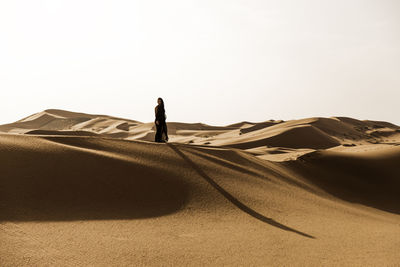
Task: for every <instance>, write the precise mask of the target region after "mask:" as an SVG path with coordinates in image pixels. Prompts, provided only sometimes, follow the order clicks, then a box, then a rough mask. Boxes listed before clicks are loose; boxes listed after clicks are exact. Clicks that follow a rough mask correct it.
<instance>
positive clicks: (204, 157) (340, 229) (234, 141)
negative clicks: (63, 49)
mask: <svg viewBox="0 0 400 267" xmlns="http://www.w3.org/2000/svg"><path fill="white" fill-rule="evenodd" d="M167 123H168V130H169V135H170V141H169V143H166V144H164V143H154V142H152V141H153V139H154V123H152V122H151V123H142V122H139V121H135V120H128V119H124V118H117V117H112V116H106V115H91V114H84V113H76V112H70V111H64V110H56V109H49V110H45V111H42V112H39V113H36V114H33V115H31V116H28V117H26V118H24V119H21V120H19V121H17V122H14V123H10V124H5V125H1V126H0V157H1V165H0V173H1V176H0V266H128V265H129V266H135V265H154V266H160V265H163V266H179V265H191V266H209V265H213V266H222V265H232V266H237V265H240V266H244V265H246V266H248V265H253V266H254V265H256V266H396V265H397V266H398V265H399V264H400V252H399V247H400V127H399V126H397V125H394V124H391V123H389V122H382V121H367V120H356V119H353V118H348V117H330V118H321V117H315V118H305V119H301V120H289V121H282V120H270V121H265V122H258V123H254V122H239V123H236V124H232V125H227V126H210V125H206V124H202V123H179V122H167Z"/></svg>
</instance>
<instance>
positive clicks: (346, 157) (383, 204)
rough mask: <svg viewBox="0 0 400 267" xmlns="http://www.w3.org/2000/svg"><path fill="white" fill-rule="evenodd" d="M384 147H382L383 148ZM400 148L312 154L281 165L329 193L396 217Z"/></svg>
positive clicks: (399, 207)
mask: <svg viewBox="0 0 400 267" xmlns="http://www.w3.org/2000/svg"><path fill="white" fill-rule="evenodd" d="M383 146H385V145H383ZM399 163H400V146H390V145H386V146H385V147H384V148H381V149H379V150H378V149H372V150H370V151H361V152H347V151H315V152H312V153H309V154H306V155H303V156H301V157H299V159H298V160H297V161H291V162H284V163H282V164H283V165H285V166H287V167H288V168H290V169H292V170H293V171H295V172H296V173H298V174H299V176H300V177H303V180H305V181H307V182H312V183H313V184H315V185H317V186H318V187H319V188H321V189H323V190H325V191H326V192H328V193H329V194H331V195H333V196H335V197H338V198H341V199H343V200H346V201H349V202H355V203H360V204H362V205H366V206H370V207H373V208H376V209H381V210H385V211H388V212H392V213H396V214H400V164H399Z"/></svg>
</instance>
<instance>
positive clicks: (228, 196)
mask: <svg viewBox="0 0 400 267" xmlns="http://www.w3.org/2000/svg"><path fill="white" fill-rule="evenodd" d="M167 145H168V146H169V147H170V148H171V149H172V150H173V151H175V153H176V154H178V155H179V156H180V157H181V158H182V159H183V160H185V162H186V163H188V164H189V165H190V166H191V167H192V168H193V169H194V170H195V171H196V172H197V173H198V174H199V175H200V176H201V177H202V178H204V179H205V180H206V181H207V182H208V183H210V184H211V185H212V186H213V187H214V188H215V189H217V190H218V191H219V192H220V193H221V194H222V195H223V196H224V197H225V198H226V199H228V200H229V201H230V202H232V204H234V205H235V206H236V207H238V208H239V209H241V210H242V211H244V212H246V213H247V214H249V215H251V216H253V217H254V218H256V219H258V220H260V221H262V222H265V223H268V224H269V225H272V226H275V227H278V228H280V229H282V230H285V231H290V232H293V233H296V234H299V235H302V236H305V237H308V238H313V239H314V238H315V237H314V236H312V235H309V234H306V233H303V232H301V231H298V230H296V229H293V228H291V227H288V226H286V225H283V224H281V223H279V222H277V221H275V220H274V219H272V218H268V217H265V216H264V215H262V214H260V213H258V212H257V211H255V210H253V209H251V208H250V207H248V206H246V205H245V204H243V203H242V202H240V201H239V200H238V199H237V198H235V197H234V196H232V195H231V194H230V193H229V192H227V191H226V190H225V189H224V188H222V187H221V186H220V185H218V184H217V183H216V182H215V181H214V180H213V179H212V178H211V177H210V176H208V175H207V174H206V173H205V172H204V171H203V170H202V169H201V168H200V167H199V166H197V165H196V164H195V163H194V162H193V161H192V160H191V159H190V158H188V157H187V156H186V155H185V154H184V153H182V151H180V150H179V149H178V148H177V147H176V146H175V145H173V144H171V143H168V144H167Z"/></svg>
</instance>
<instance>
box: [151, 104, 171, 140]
mask: <svg viewBox="0 0 400 267" xmlns="http://www.w3.org/2000/svg"><path fill="white" fill-rule="evenodd" d="M155 113H156V119H155V120H154V123H155V122H156V121H158V125H157V123H155V124H156V136H155V141H156V142H164V140H163V134H164V135H165V140H166V141H168V129H167V123H166V122H165V120H166V117H165V109H164V107H163V106H160V105H157V106H156V112H155Z"/></svg>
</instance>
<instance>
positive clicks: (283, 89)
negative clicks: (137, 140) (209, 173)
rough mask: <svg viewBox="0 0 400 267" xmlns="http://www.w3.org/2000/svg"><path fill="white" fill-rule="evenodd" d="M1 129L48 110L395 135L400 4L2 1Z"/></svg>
mask: <svg viewBox="0 0 400 267" xmlns="http://www.w3.org/2000/svg"><path fill="white" fill-rule="evenodd" d="M0 94H1V102H0V103H1V105H0V123H1V124H3V123H8V122H13V121H15V120H18V119H21V118H23V117H25V116H28V115H30V114H33V113H35V112H39V111H42V110H44V109H48V108H59V109H66V110H70V111H77V112H86V113H97V114H107V115H113V116H122V117H126V118H131V119H135V120H140V121H145V122H147V121H153V117H154V106H155V105H156V98H157V97H158V96H161V97H163V98H164V100H165V105H166V112H167V116H168V120H169V121H183V122H204V123H209V124H220V125H224V124H228V123H233V122H239V121H243V120H248V121H264V120H269V119H284V120H288V119H297V118H304V117H315V116H324V117H330V116H348V117H354V118H358V119H376V120H386V121H390V122H393V123H396V124H400V116H399V114H400V106H399V103H400V1H398V0H392V1H390V0H375V1H368V0H329V1H325V0H314V1H311V0H301V1H300V0H293V1H282V0H276V1H266V0H260V1H256V0H247V1H239V0H226V1H220V0H209V1H207V0H199V1H190V0H182V1H177V0H169V1H165V0H160V1H150V0H146V1H145V0H142V1H117V0H110V1H100V0H94V1H86V0H78V1H73V0H67V1H58V0H48V1H34V0H26V1H18V0H0Z"/></svg>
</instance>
